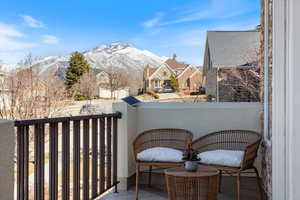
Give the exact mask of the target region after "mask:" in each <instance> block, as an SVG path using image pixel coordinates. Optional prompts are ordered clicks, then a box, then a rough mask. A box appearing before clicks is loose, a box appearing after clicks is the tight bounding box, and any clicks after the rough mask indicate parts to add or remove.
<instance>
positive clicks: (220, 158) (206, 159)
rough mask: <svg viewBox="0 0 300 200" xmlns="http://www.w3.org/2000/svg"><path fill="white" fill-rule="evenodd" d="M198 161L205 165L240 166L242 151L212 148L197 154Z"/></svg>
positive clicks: (242, 156)
mask: <svg viewBox="0 0 300 200" xmlns="http://www.w3.org/2000/svg"><path fill="white" fill-rule="evenodd" d="M198 157H199V158H200V159H201V160H200V162H201V163H203V164H207V165H220V166H226V167H240V166H241V164H242V161H243V158H244V151H232V150H213V151H206V152H202V153H199V154H198Z"/></svg>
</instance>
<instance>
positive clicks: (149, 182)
mask: <svg viewBox="0 0 300 200" xmlns="http://www.w3.org/2000/svg"><path fill="white" fill-rule="evenodd" d="M151 175H152V165H150V166H149V176H148V187H151Z"/></svg>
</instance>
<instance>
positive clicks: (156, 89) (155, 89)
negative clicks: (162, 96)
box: [154, 88, 162, 93]
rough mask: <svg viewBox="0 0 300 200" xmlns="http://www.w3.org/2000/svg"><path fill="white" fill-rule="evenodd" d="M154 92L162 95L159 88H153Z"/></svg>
mask: <svg viewBox="0 0 300 200" xmlns="http://www.w3.org/2000/svg"><path fill="white" fill-rule="evenodd" d="M154 92H156V93H162V89H161V88H154Z"/></svg>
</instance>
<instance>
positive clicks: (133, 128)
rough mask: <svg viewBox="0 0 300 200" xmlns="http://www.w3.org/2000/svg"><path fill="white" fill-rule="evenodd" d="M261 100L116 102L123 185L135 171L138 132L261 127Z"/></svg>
mask: <svg viewBox="0 0 300 200" xmlns="http://www.w3.org/2000/svg"><path fill="white" fill-rule="evenodd" d="M260 109H261V105H260V104H259V103H176V102H172V103H169V102H168V103H141V104H139V106H138V107H131V106H129V105H127V104H125V103H114V104H113V111H114V112H115V111H119V112H122V119H120V121H119V126H118V131H119V133H118V134H119V142H118V147H119V150H118V155H119V156H118V158H119V159H118V165H119V166H118V177H119V180H120V181H121V188H123V189H126V188H127V186H128V185H127V181H128V178H129V177H131V176H132V175H134V173H135V163H134V157H133V151H132V142H133V140H134V138H135V137H136V136H137V135H138V133H140V132H142V131H144V130H148V129H155V128H183V129H187V130H190V131H192V132H193V133H194V138H198V137H200V136H203V135H205V134H207V133H210V132H213V131H217V130H224V129H245V130H254V131H259V130H260V120H259V113H260Z"/></svg>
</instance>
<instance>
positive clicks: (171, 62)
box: [165, 58, 189, 69]
mask: <svg viewBox="0 0 300 200" xmlns="http://www.w3.org/2000/svg"><path fill="white" fill-rule="evenodd" d="M165 63H166V64H167V65H168V66H169V67H171V68H172V69H181V68H186V67H187V66H189V64H185V63H180V62H178V61H177V60H176V59H175V58H169V59H168V60H166V61H165Z"/></svg>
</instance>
